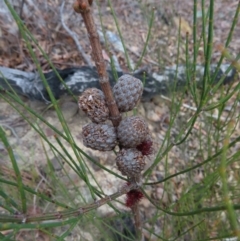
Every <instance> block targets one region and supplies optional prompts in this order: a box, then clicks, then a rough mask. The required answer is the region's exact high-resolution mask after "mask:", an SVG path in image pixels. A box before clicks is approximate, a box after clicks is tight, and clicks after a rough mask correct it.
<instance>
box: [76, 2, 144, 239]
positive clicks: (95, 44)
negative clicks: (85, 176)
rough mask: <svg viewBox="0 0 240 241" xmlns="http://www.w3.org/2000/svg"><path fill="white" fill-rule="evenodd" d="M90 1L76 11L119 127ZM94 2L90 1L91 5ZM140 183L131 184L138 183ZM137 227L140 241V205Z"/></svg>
mask: <svg viewBox="0 0 240 241" xmlns="http://www.w3.org/2000/svg"><path fill="white" fill-rule="evenodd" d="M89 1H90V0H76V2H75V3H74V10H75V11H76V12H78V13H80V14H81V15H82V18H83V21H84V23H85V26H86V29H87V31H88V36H89V40H90V43H91V46H92V57H93V60H94V62H95V65H96V68H97V71H98V75H99V83H100V85H101V89H102V91H103V93H104V95H105V98H106V101H107V104H108V108H109V112H110V117H111V120H112V123H113V126H115V127H116V126H118V125H119V123H120V121H121V115H120V113H119V110H118V107H117V105H116V102H115V99H114V97H113V93H112V88H111V86H110V83H109V78H108V74H107V71H106V66H105V62H104V59H103V56H102V47H101V45H100V41H99V36H98V33H97V30H96V26H95V24H94V20H93V16H92V13H91V8H90V5H89ZM91 3H92V1H90V4H91ZM136 182H138V181H134V182H131V183H132V184H133V183H136ZM132 212H133V216H134V220H135V226H136V230H137V234H138V240H141V237H142V229H141V221H140V220H141V218H140V208H139V204H137V203H136V204H135V205H134V206H133V208H132Z"/></svg>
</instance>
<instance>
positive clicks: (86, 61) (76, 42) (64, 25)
mask: <svg viewBox="0 0 240 241" xmlns="http://www.w3.org/2000/svg"><path fill="white" fill-rule="evenodd" d="M64 5H65V1H64V0H63V2H62V5H61V7H60V16H61V23H62V26H63V28H64V29H65V30H66V31H67V32H68V34H69V35H70V36H71V37H72V38H73V40H74V42H75V44H76V46H77V48H78V51H79V52H80V53H81V55H82V57H83V59H84V61H85V63H86V64H87V65H88V66H92V62H91V60H90V59H89V57H88V55H86V54H85V53H84V50H83V48H82V45H81V44H80V42H79V41H78V36H77V34H76V33H74V32H73V31H71V30H70V29H69V27H68V26H67V25H66V24H65V22H64V17H63V9H64Z"/></svg>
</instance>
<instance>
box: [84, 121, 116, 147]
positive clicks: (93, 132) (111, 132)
mask: <svg viewBox="0 0 240 241" xmlns="http://www.w3.org/2000/svg"><path fill="white" fill-rule="evenodd" d="M82 134H83V144H84V145H85V146H86V147H90V148H92V149H94V150H99V151H110V150H113V149H114V147H115V146H116V144H117V135H116V131H115V128H114V127H113V126H112V125H109V124H95V123H89V124H87V125H85V126H83V128H82Z"/></svg>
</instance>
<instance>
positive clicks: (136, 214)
mask: <svg viewBox="0 0 240 241" xmlns="http://www.w3.org/2000/svg"><path fill="white" fill-rule="evenodd" d="M131 209H132V213H133V218H134V224H135V228H136V233H137V240H139V241H141V240H142V222H141V217H140V207H139V204H138V203H136V204H135V205H133V206H132V207H131Z"/></svg>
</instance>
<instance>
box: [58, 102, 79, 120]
mask: <svg viewBox="0 0 240 241" xmlns="http://www.w3.org/2000/svg"><path fill="white" fill-rule="evenodd" d="M61 110H62V113H63V116H64V118H65V120H66V121H68V120H71V119H72V117H73V116H74V115H76V113H77V111H78V105H77V103H74V102H64V103H63V104H62V106H61Z"/></svg>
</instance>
